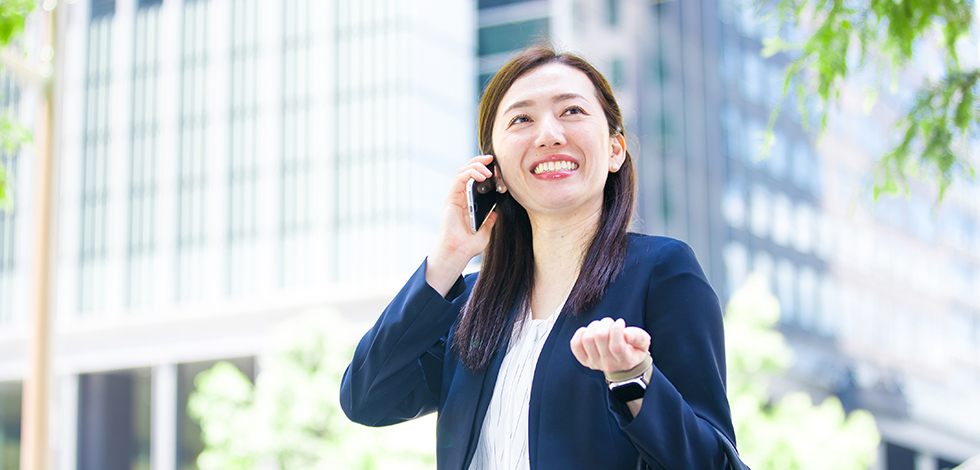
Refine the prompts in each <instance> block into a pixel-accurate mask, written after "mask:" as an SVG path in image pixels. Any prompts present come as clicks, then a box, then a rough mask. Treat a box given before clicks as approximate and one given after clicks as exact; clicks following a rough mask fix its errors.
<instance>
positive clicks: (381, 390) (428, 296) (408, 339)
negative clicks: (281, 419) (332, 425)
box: [340, 263, 466, 426]
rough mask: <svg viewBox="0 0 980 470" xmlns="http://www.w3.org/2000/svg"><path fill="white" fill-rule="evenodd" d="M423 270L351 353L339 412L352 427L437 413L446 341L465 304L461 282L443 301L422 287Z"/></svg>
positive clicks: (402, 290)
mask: <svg viewBox="0 0 980 470" xmlns="http://www.w3.org/2000/svg"><path fill="white" fill-rule="evenodd" d="M425 266H426V264H425V263H422V266H420V267H419V269H418V270H417V271H416V272H415V274H413V275H412V277H411V278H410V279H409V281H408V283H407V284H405V286H404V287H402V289H401V291H399V292H398V294H397V295H396V296H395V298H394V299H392V301H391V303H390V304H388V307H387V308H385V310H384V312H382V314H381V316H380V317H379V318H378V320H377V322H376V323H375V324H374V326H373V327H371V329H370V330H368V332H367V333H365V334H364V336H363V337H362V338H361V341H360V342H359V343H358V345H357V348H356V349H355V350H354V357H353V359H352V360H351V363H350V365H348V366H347V370H346V371H345V372H344V377H343V379H342V381H341V385H340V406H341V408H342V409H343V410H344V413H345V414H346V415H347V417H348V418H349V419H350V420H351V421H354V422H357V423H360V424H364V425H367V426H386V425H389V424H395V423H400V422H402V421H407V420H410V419H413V418H417V417H419V416H422V415H425V414H428V413H432V412H434V411H436V409H437V407H438V404H439V393H440V389H441V383H442V365H443V360H444V357H445V353H446V347H447V344H448V342H449V341H448V339H447V337H448V334H449V330H450V328H451V327H452V325H453V323H454V322H455V321H456V317H457V316H458V314H459V311H460V308H461V306H462V303H463V302H464V301H465V298H466V296H465V295H463V294H464V293H465V291H466V286H465V284H464V282H463V278H462V277H460V278H459V279H458V280H457V281H456V284H455V285H454V286H453V287H452V289H450V292H449V294H448V295H447V296H446V297H445V298H444V297H442V296H441V295H439V293H438V292H436V291H435V289H433V288H432V287H431V286H429V284H428V283H427V282H426V281H425ZM447 299H455V300H456V301H455V302H453V301H450V300H447Z"/></svg>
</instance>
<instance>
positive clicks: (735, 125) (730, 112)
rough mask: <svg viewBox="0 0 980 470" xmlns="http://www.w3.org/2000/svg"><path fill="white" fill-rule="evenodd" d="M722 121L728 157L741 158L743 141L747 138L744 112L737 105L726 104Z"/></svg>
mask: <svg viewBox="0 0 980 470" xmlns="http://www.w3.org/2000/svg"><path fill="white" fill-rule="evenodd" d="M721 123H722V126H723V127H724V133H725V134H724V135H725V152H726V153H727V154H728V158H732V159H738V158H741V157H742V150H743V146H744V144H743V143H742V141H743V140H744V139H745V136H744V135H743V133H744V132H745V131H744V130H743V126H742V114H741V113H740V112H739V110H738V108H736V107H735V106H729V105H726V106H725V108H724V109H723V110H722V113H721Z"/></svg>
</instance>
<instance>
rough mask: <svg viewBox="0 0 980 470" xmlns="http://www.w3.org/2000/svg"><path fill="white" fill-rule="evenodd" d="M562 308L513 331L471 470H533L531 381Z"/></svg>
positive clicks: (531, 319)
mask: <svg viewBox="0 0 980 470" xmlns="http://www.w3.org/2000/svg"><path fill="white" fill-rule="evenodd" d="M562 307H564V303H563V304H562V305H559V306H558V309H557V310H555V311H554V312H553V313H552V314H551V316H549V317H548V318H543V319H540V320H535V319H533V318H530V317H529V318H527V319H526V321H525V322H524V324H523V327H522V328H520V329H515V330H514V333H513V334H512V336H511V340H510V344H509V345H508V346H507V354H506V355H505V356H504V360H503V362H502V363H501V365H500V373H499V374H498V375H497V384H496V385H495V386H494V388H493V396H492V397H490V405H489V407H488V408H487V415H486V417H485V418H484V420H483V427H482V428H481V430H480V439H479V442H477V447H476V453H475V454H474V455H473V461H472V462H470V468H469V470H530V467H531V463H530V460H529V458H528V449H527V443H528V437H527V421H528V418H527V410H528V406H529V405H530V403H531V381H532V380H533V379H534V367H535V365H536V364H537V362H538V356H539V355H540V354H541V348H542V347H543V346H544V343H545V341H546V340H547V339H548V334H549V333H551V328H552V327H553V326H554V325H555V320H557V319H558V315H559V313H560V312H561V309H562Z"/></svg>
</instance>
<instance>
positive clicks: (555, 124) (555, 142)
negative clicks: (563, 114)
mask: <svg viewBox="0 0 980 470" xmlns="http://www.w3.org/2000/svg"><path fill="white" fill-rule="evenodd" d="M534 145H535V147H538V148H546V147H560V146H562V145H565V132H564V129H562V125H561V122H559V121H558V119H555V118H554V117H551V116H548V117H545V118H544V119H541V120H539V121H538V132H537V135H536V136H535V142H534Z"/></svg>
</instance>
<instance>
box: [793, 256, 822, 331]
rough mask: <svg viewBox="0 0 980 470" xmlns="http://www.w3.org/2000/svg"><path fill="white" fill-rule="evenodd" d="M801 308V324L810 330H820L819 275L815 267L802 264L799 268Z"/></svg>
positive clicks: (799, 312) (799, 313)
mask: <svg viewBox="0 0 980 470" xmlns="http://www.w3.org/2000/svg"><path fill="white" fill-rule="evenodd" d="M797 280H798V282H799V294H800V295H799V310H798V312H797V314H798V315H799V322H800V326H802V327H803V328H806V329H807V330H809V331H814V332H816V331H819V328H818V325H819V323H820V322H819V318H818V314H819V312H820V306H819V304H818V302H819V295H818V293H819V287H818V285H817V275H816V273H815V272H814V271H813V268H811V267H809V266H802V267H800V270H799V277H798V279H797Z"/></svg>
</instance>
